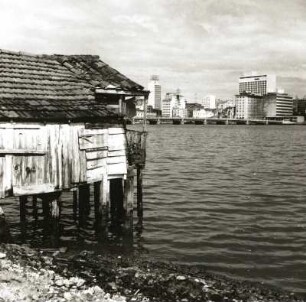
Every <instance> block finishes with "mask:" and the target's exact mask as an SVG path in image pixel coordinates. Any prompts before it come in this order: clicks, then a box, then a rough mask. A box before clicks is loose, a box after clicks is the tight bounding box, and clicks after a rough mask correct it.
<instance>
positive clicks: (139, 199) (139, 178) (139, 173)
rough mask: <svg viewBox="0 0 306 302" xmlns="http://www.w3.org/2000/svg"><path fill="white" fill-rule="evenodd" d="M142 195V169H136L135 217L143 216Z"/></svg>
mask: <svg viewBox="0 0 306 302" xmlns="http://www.w3.org/2000/svg"><path fill="white" fill-rule="evenodd" d="M142 200H143V195H142V168H141V167H139V166H138V167H137V216H138V217H142V216H143V204H142Z"/></svg>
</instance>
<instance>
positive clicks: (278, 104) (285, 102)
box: [263, 91, 293, 117]
mask: <svg viewBox="0 0 306 302" xmlns="http://www.w3.org/2000/svg"><path fill="white" fill-rule="evenodd" d="M263 100H264V112H265V116H266V117H286V116H292V114H293V98H292V96H290V95H288V94H287V93H284V92H283V91H282V92H277V93H268V94H267V95H265V96H264V97H263Z"/></svg>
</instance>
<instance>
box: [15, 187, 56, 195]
mask: <svg viewBox="0 0 306 302" xmlns="http://www.w3.org/2000/svg"><path fill="white" fill-rule="evenodd" d="M56 191H58V190H57V189H56V188H55V186H54V185H53V184H43V185H30V186H27V187H24V186H14V187H13V194H14V196H22V195H33V194H43V193H51V192H56Z"/></svg>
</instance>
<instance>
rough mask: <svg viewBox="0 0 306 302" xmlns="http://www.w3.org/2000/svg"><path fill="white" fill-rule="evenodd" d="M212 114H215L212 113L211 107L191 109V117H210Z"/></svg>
mask: <svg viewBox="0 0 306 302" xmlns="http://www.w3.org/2000/svg"><path fill="white" fill-rule="evenodd" d="M214 115H215V114H214V112H213V110H212V109H205V108H201V109H194V110H193V117H194V118H211V117H213V116H214Z"/></svg>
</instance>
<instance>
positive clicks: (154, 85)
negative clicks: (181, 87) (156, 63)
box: [148, 75, 161, 109]
mask: <svg viewBox="0 0 306 302" xmlns="http://www.w3.org/2000/svg"><path fill="white" fill-rule="evenodd" d="M148 90H149V91H150V94H149V99H148V105H149V106H152V107H153V108H155V109H161V86H160V84H159V77H158V75H152V76H151V78H150V82H149V84H148Z"/></svg>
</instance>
